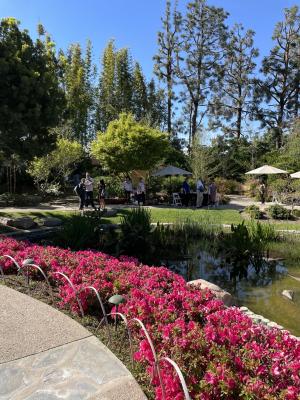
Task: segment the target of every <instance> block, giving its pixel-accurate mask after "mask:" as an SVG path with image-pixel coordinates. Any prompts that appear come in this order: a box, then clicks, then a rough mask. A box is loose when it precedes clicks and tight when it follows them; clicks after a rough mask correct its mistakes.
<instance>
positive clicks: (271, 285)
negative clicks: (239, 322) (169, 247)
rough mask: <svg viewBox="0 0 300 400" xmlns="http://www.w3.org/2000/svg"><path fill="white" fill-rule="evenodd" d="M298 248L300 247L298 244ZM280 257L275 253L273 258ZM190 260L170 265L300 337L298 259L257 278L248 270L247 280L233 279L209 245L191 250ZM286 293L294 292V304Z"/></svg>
mask: <svg viewBox="0 0 300 400" xmlns="http://www.w3.org/2000/svg"><path fill="white" fill-rule="evenodd" d="M297 245H298V246H299V244H297ZM271 255H272V256H277V254H276V252H275V253H274V254H271ZM189 256H190V258H189V259H188V260H177V261H168V262H167V264H168V265H169V267H170V269H172V270H173V271H175V272H178V273H179V274H181V275H182V276H183V277H184V278H185V279H186V280H194V279H199V278H201V279H205V280H207V281H209V282H212V283H215V284H216V285H218V286H220V287H221V288H222V289H225V290H227V291H228V292H230V293H231V294H232V295H233V296H234V298H235V302H236V304H237V305H239V306H246V307H248V308H249V309H250V310H251V311H253V312H254V313H255V314H259V315H262V316H264V317H265V318H268V319H269V320H271V321H274V322H276V323H278V324H279V325H282V326H283V327H284V328H286V329H288V330H289V331H290V332H291V333H292V334H294V335H296V336H300V281H297V280H295V279H294V278H292V277H290V276H289V274H290V275H294V276H296V277H299V278H300V263H299V260H298V259H297V258H289V256H288V255H287V254H286V256H287V257H286V258H285V259H284V260H282V261H280V260H276V261H272V262H271V263H268V264H266V265H265V266H264V268H262V270H261V271H260V273H259V274H256V272H255V271H254V269H253V268H252V267H250V266H249V267H248V278H247V279H245V278H243V279H240V280H239V279H237V280H236V282H235V283H234V282H233V281H232V280H231V279H230V267H229V266H228V265H226V264H225V263H224V260H222V259H221V258H220V257H218V256H216V255H215V254H213V251H210V250H209V249H208V246H207V243H199V242H198V243H197V244H194V245H193V246H191V248H190V251H189ZM283 290H293V291H294V293H295V295H294V298H293V301H291V300H288V299H287V298H285V297H283V296H282V294H281V293H282V291H283Z"/></svg>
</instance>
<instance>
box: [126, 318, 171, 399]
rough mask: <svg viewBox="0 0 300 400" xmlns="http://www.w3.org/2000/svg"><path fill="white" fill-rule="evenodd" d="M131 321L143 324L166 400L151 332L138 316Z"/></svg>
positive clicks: (164, 396)
mask: <svg viewBox="0 0 300 400" xmlns="http://www.w3.org/2000/svg"><path fill="white" fill-rule="evenodd" d="M131 321H136V322H138V323H139V325H140V326H141V328H142V330H143V331H144V333H145V336H146V338H147V340H148V343H149V345H150V348H151V351H152V354H153V357H154V365H155V369H156V371H157V375H158V379H159V383H160V386H161V390H162V395H163V400H164V399H165V398H166V393H165V387H164V384H163V380H162V377H161V373H160V368H159V360H158V358H157V355H156V351H155V348H154V345H153V342H152V340H151V337H150V335H149V333H148V331H147V329H146V327H145V325H144V324H143V322H142V321H141V320H140V319H138V318H132V319H131V320H130V321H129V322H131Z"/></svg>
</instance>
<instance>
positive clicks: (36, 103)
mask: <svg viewBox="0 0 300 400" xmlns="http://www.w3.org/2000/svg"><path fill="white" fill-rule="evenodd" d="M40 33H43V32H42V30H41V28H40ZM57 68H58V63H57V59H56V56H55V46H54V43H53V42H52V41H51V38H50V37H49V35H47V36H46V37H41V36H40V37H39V38H38V39H37V40H36V42H33V41H32V39H31V38H30V36H29V34H28V31H27V30H20V27H19V22H18V21H17V20H16V19H14V18H4V19H2V20H1V22H0V93H1V96H0V148H1V150H2V151H3V153H4V154H5V155H6V156H10V155H12V154H16V155H18V156H20V157H21V158H22V159H23V160H28V159H31V158H32V157H33V155H37V154H42V153H43V152H45V151H47V149H48V148H49V146H51V145H52V144H53V142H54V141H55V138H53V137H51V135H49V134H48V133H49V128H51V127H53V126H55V125H56V124H57V123H58V122H59V119H60V116H61V112H62V109H63V108H64V93H63V91H62V89H61V88H60V86H59V81H58V71H57Z"/></svg>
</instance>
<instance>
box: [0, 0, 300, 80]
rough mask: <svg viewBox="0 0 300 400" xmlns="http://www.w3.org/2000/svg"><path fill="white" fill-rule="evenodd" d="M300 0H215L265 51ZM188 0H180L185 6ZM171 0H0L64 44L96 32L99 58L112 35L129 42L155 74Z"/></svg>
mask: <svg viewBox="0 0 300 400" xmlns="http://www.w3.org/2000/svg"><path fill="white" fill-rule="evenodd" d="M298 1H299V0H209V3H210V4H214V5H216V6H221V7H224V8H225V9H226V10H227V11H228V12H229V13H230V17H229V22H230V23H234V22H239V23H242V24H243V25H244V26H245V27H246V28H251V29H253V30H255V31H256V46H257V47H258V48H259V49H260V52H261V55H265V54H267V53H268V50H269V49H270V47H271V45H272V41H271V36H272V31H273V28H274V25H275V23H276V22H277V21H280V20H281V19H282V15H283V9H284V8H285V7H290V6H292V5H294V4H297V2H298ZM186 2H187V0H179V7H180V8H183V7H184V4H185V3H186ZM164 8H165V0H0V17H7V16H13V17H15V18H17V19H19V20H20V21H21V22H22V27H23V28H27V29H29V31H30V33H31V34H32V35H35V32H36V25H37V24H38V23H39V22H41V23H42V24H43V25H44V26H45V28H46V30H47V31H48V32H49V33H50V34H51V36H52V37H53V39H54V41H55V42H56V43H57V46H58V47H62V48H64V49H65V48H66V47H67V46H68V44H70V43H72V42H73V43H74V42H79V43H81V44H84V43H85V42H86V40H87V38H90V39H91V40H92V43H93V47H94V58H95V61H98V59H99V57H100V55H101V54H102V51H103V48H104V47H105V45H106V43H107V42H108V40H109V39H111V38H114V39H115V40H116V45H117V47H124V46H126V47H129V48H130V49H131V51H132V54H133V56H134V58H135V59H136V60H137V61H139V62H140V63H141V64H142V67H143V70H144V73H145V74H146V75H147V76H148V77H150V76H151V74H152V70H153V61H152V56H153V55H154V53H155V51H156V32H157V31H158V29H160V26H161V21H160V18H161V16H162V15H163V13H164Z"/></svg>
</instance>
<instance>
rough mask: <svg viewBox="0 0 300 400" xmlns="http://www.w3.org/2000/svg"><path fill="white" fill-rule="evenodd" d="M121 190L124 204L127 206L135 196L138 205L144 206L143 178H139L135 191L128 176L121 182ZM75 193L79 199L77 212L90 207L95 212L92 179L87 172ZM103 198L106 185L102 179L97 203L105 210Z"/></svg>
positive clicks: (144, 189)
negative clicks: (123, 195) (124, 200)
mask: <svg viewBox="0 0 300 400" xmlns="http://www.w3.org/2000/svg"><path fill="white" fill-rule="evenodd" d="M123 190H124V194H125V199H126V203H127V204H129V203H130V202H131V199H132V197H133V196H135V195H136V196H135V198H136V200H137V202H138V205H139V206H140V205H144V204H145V200H146V185H145V181H144V179H143V178H140V180H139V182H138V185H137V188H136V190H134V189H133V185H132V181H131V179H130V177H129V176H127V177H126V179H125V181H124V182H123ZM74 191H75V193H76V194H77V196H78V198H79V210H83V209H84V207H88V206H89V205H91V207H92V208H93V209H94V210H96V206H95V203H94V179H93V178H92V177H91V176H90V174H89V173H88V172H87V173H86V174H85V178H82V179H81V180H80V182H79V183H78V184H77V185H76V186H75V188H74ZM105 198H106V185H105V182H104V179H101V180H100V182H99V185H98V201H99V209H100V210H104V209H105Z"/></svg>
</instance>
